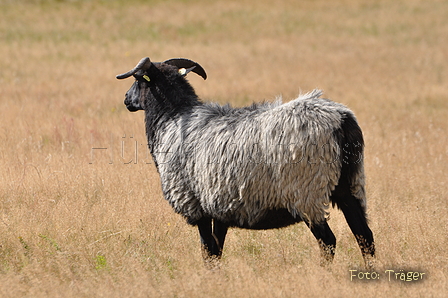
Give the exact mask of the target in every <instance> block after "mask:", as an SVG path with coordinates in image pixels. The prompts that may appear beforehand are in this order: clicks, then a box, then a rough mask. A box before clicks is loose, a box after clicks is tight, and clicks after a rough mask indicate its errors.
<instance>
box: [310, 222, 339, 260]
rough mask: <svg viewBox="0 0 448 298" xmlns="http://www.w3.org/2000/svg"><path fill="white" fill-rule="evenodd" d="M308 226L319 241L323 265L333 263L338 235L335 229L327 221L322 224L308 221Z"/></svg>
mask: <svg viewBox="0 0 448 298" xmlns="http://www.w3.org/2000/svg"><path fill="white" fill-rule="evenodd" d="M305 223H306V224H307V226H308V227H309V228H310V230H311V232H312V233H313V235H314V237H316V239H317V242H318V243H319V246H320V250H321V256H322V261H321V265H327V264H329V263H331V262H332V261H333V259H334V252H335V249H336V237H335V236H334V234H333V231H332V230H331V229H330V227H329V226H328V223H327V222H323V223H321V224H312V225H310V224H309V223H307V222H306V221H305Z"/></svg>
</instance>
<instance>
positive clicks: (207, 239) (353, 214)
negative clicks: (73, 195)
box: [117, 58, 375, 267]
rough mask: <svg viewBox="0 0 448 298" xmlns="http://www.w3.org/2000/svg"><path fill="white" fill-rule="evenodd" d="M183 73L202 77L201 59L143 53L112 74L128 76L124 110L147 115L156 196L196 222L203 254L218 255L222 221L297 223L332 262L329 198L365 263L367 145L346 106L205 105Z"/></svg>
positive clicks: (270, 225) (301, 100) (369, 252)
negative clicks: (127, 68) (156, 180)
mask: <svg viewBox="0 0 448 298" xmlns="http://www.w3.org/2000/svg"><path fill="white" fill-rule="evenodd" d="M189 72H194V73H196V74H198V75H200V76H201V77H202V78H203V79H206V78H207V75H206V72H205V71H204V69H203V68H202V67H201V66H200V65H199V64H198V63H196V62H194V61H191V60H188V59H183V58H177V59H169V60H166V61H164V62H151V61H150V59H149V58H143V59H142V60H141V61H140V62H139V63H138V64H137V66H136V67H135V68H133V69H132V70H130V71H128V72H127V73H124V74H121V75H118V76H117V78H118V79H124V78H128V77H130V76H133V77H134V78H135V82H134V84H133V85H132V87H131V88H130V89H129V90H128V91H127V93H126V96H125V101H124V103H125V105H126V107H127V108H128V110H129V111H132V112H134V111H138V110H144V111H145V122H146V134H147V139H148V146H149V149H150V152H151V154H152V157H153V159H154V162H155V164H156V167H157V170H158V172H159V174H160V179H161V183H162V191H163V195H164V197H165V199H166V200H167V201H168V202H169V203H170V205H171V206H172V207H173V208H174V210H175V212H177V213H179V214H181V215H182V216H183V217H185V219H186V220H187V222H188V223H189V224H191V225H194V226H197V227H198V230H199V234H200V238H201V243H202V248H203V254H204V258H205V259H206V260H208V259H210V258H219V257H220V256H221V254H222V250H223V246H224V240H225V237H226V233H227V230H228V228H229V227H239V228H246V229H258V230H259V229H274V228H281V227H286V226H289V225H291V224H294V223H297V222H301V221H304V222H305V223H306V224H307V225H308V226H309V228H310V229H311V232H312V233H313V235H314V236H315V238H316V239H317V240H318V243H319V245H320V248H321V253H322V256H323V260H324V261H325V262H327V261H328V262H331V261H332V260H333V258H334V253H335V247H336V238H335V236H334V234H333V232H332V231H331V229H330V227H329V226H328V223H327V217H328V210H329V205H330V203H331V204H332V205H333V207H334V206H337V207H338V208H339V209H340V210H342V212H343V214H344V216H345V218H346V221H347V223H348V225H349V227H350V229H351V230H352V233H353V234H354V235H355V238H356V240H357V242H358V245H359V247H360V249H361V252H362V255H363V257H364V259H365V261H366V265H367V266H368V267H370V266H371V264H372V263H371V262H372V260H373V257H374V254H375V248H374V241H373V234H372V232H371V230H370V228H369V227H368V224H367V218H366V194H365V190H364V184H365V177H364V167H363V148H364V141H363V136H362V132H361V129H360V127H359V125H358V123H357V121H356V118H355V116H354V114H353V112H352V111H351V110H349V109H348V108H347V107H346V106H344V105H342V104H338V103H335V102H333V101H330V100H328V99H323V98H321V94H322V92H321V91H319V90H314V91H312V92H310V93H307V94H304V95H301V96H299V97H298V98H297V99H294V100H292V101H290V102H288V103H284V104H282V102H281V100H277V101H276V102H273V103H259V104H253V105H252V106H248V107H244V108H232V107H230V106H229V105H225V106H220V105H218V104H215V103H203V102H201V101H200V100H199V98H198V96H197V95H196V93H195V91H194V89H193V87H192V86H191V85H190V83H189V82H188V81H187V80H186V75H187V74H188V73H189Z"/></svg>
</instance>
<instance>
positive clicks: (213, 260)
mask: <svg viewBox="0 0 448 298" xmlns="http://www.w3.org/2000/svg"><path fill="white" fill-rule="evenodd" d="M204 267H205V269H207V270H211V271H216V270H219V269H221V258H219V257H217V256H207V257H204Z"/></svg>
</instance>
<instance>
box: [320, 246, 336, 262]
mask: <svg viewBox="0 0 448 298" xmlns="http://www.w3.org/2000/svg"><path fill="white" fill-rule="evenodd" d="M320 248H321V259H320V265H321V266H322V267H327V266H329V265H331V264H332V263H333V259H334V251H335V247H334V245H325V244H324V243H320Z"/></svg>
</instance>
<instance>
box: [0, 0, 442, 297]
mask: <svg viewBox="0 0 448 298" xmlns="http://www.w3.org/2000/svg"><path fill="white" fill-rule="evenodd" d="M447 20H448V2H447V1H445V0H439V1H438V0H429V1H428V0H397V1H392V0H390V1H386V0H382V1H374V0H337V1H324V0H316V1H310V0H306V1H296V0H278V1H275V3H274V2H273V1H267V0H259V1H254V0H238V1H233V0H226V1H205V0H191V1H186V0H184V1H161V0H159V1H157V0H154V1H143V0H142V1H136V0H135V1H134V0H132V1H124V0H117V1H94V0H92V1H87V0H86V1H50V0H49V1H45V0H40V1H39V0H34V1H32V0H29V1H25V0H24V1H21V0H18V1H12V0H11V1H7V0H0V115H1V116H0V119H1V121H0V163H1V165H0V297H317V296H325V297H378V296H380V297H446V296H445V295H446V293H447V292H448V284H447V282H448V278H447V275H448V253H447V250H448V241H447V230H448V220H447V213H448V195H447V193H448V189H447V188H448V138H447V136H448V63H447V61H448V22H447ZM145 56H149V57H150V58H151V59H152V60H153V61H161V60H164V59H168V58H173V57H186V58H190V59H193V60H195V61H197V62H199V63H200V64H201V65H202V66H203V67H204V68H205V70H206V71H207V73H208V76H209V78H208V79H207V80H206V81H203V80H202V79H201V78H199V77H197V76H195V75H190V76H189V79H190V81H191V83H192V84H193V86H194V87H195V89H196V91H197V93H198V94H199V95H200V96H201V98H203V99H204V100H205V101H217V102H219V103H222V104H224V103H227V102H230V103H231V104H232V105H233V106H244V105H247V104H250V103H251V102H253V101H262V100H274V99H275V97H276V96H278V95H282V96H283V98H284V101H288V100H291V99H293V98H294V97H295V96H297V95H298V94H299V93H300V92H306V91H310V90H312V89H314V88H320V89H323V90H324V95H325V97H327V98H331V99H333V100H335V101H338V102H341V103H343V104H346V105H348V106H349V107H350V108H351V109H352V110H354V111H355V113H356V115H357V118H358V120H359V123H360V125H361V127H362V128H363V131H364V136H365V141H366V154H365V162H366V174H367V193H368V214H369V218H370V227H371V228H372V230H373V232H374V235H375V240H376V245H377V256H378V258H377V264H376V268H375V271H376V272H377V274H378V276H379V277H380V278H379V280H358V277H357V276H358V275H356V276H355V277H354V278H353V277H351V274H352V273H353V272H355V271H351V272H350V270H358V271H356V272H355V274H358V273H359V272H360V271H363V270H364V269H363V261H362V258H361V253H360V251H359V249H358V246H357V244H356V241H355V239H354V237H353V235H352V234H351V232H350V230H349V228H348V226H347V224H346V223H345V220H344V218H343V215H342V214H341V212H340V211H339V210H336V209H334V210H332V212H331V220H330V222H329V224H330V226H331V228H332V229H333V231H334V233H335V235H336V237H337V239H338V247H337V250H336V257H335V261H334V263H333V264H332V265H331V266H329V267H328V268H325V267H320V266H319V249H318V246H317V244H316V241H315V239H314V237H313V236H312V234H311V232H310V231H309V230H308V229H307V227H306V226H305V225H304V224H298V225H295V226H292V227H289V228H285V229H281V230H271V231H258V232H257V231H247V230H239V229H232V230H230V231H229V234H228V238H227V240H226V247H225V248H224V257H223V260H222V264H221V268H220V269H219V270H215V271H209V270H206V269H205V268H204V266H203V263H202V258H201V253H200V249H199V236H198V233H197V231H196V229H195V228H193V227H190V226H188V225H187V224H186V223H185V222H184V220H183V219H182V218H181V217H180V216H179V215H176V214H174V212H173V211H172V209H171V207H170V206H169V205H168V203H167V202H165V201H164V200H163V198H162V194H161V190H160V181H159V177H158V174H157V172H156V170H155V167H154V164H153V163H152V160H151V158H150V157H149V156H148V150H147V149H146V145H145V144H146V141H145V132H144V123H143V113H142V112H138V113H129V112H128V111H127V110H126V108H125V106H124V105H123V99H124V94H125V92H126V91H127V89H128V88H129V87H130V85H131V83H132V80H124V81H118V80H116V79H115V75H116V74H118V73H121V72H124V71H127V70H128V69H130V68H131V67H133V66H134V65H135V64H136V62H138V61H139V59H140V58H142V57H145ZM92 148H104V149H92ZM387 270H394V273H393V274H391V275H390V280H389V276H388V272H389V273H390V272H391V271H388V272H386V271H387ZM408 271H412V272H419V273H424V275H421V276H423V279H422V280H419V281H402V280H400V276H401V275H400V274H399V275H397V276H395V272H398V273H403V272H408ZM396 277H397V278H398V279H397V278H396Z"/></svg>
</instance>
